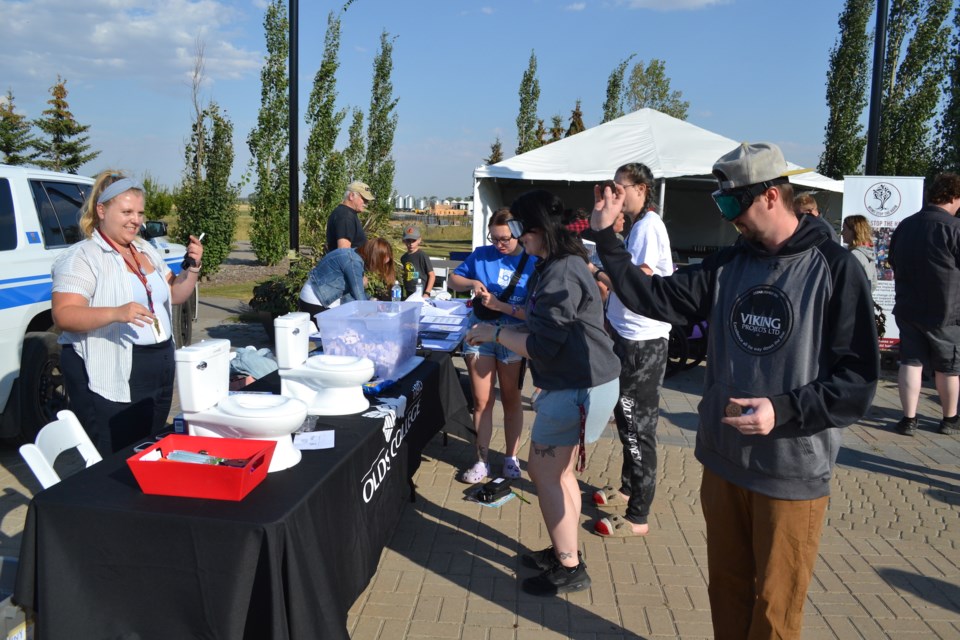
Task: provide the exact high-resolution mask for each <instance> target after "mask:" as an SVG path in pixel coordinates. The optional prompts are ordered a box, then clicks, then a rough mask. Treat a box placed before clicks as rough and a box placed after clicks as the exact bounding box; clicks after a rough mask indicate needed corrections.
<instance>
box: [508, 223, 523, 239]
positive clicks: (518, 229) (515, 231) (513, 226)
mask: <svg viewBox="0 0 960 640" xmlns="http://www.w3.org/2000/svg"><path fill="white" fill-rule="evenodd" d="M507 229H510V235H512V236H513V237H514V238H519V237H520V236H522V235H523V234H525V233H526V232H527V231H528V229H527V228H526V227H524V226H523V223H522V222H520V221H519V220H507Z"/></svg>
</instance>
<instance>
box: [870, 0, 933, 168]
mask: <svg viewBox="0 0 960 640" xmlns="http://www.w3.org/2000/svg"><path fill="white" fill-rule="evenodd" d="M923 4H925V5H926V6H925V7H922V6H921V0H893V4H892V6H891V10H890V21H889V29H888V30H887V50H886V53H885V56H884V65H883V83H884V86H883V98H882V103H881V104H882V114H883V115H882V117H881V119H880V135H879V145H878V150H877V151H878V152H877V166H878V171H879V173H880V175H889V176H903V175H916V176H923V175H927V174H928V173H930V172H932V171H933V170H934V166H935V165H934V159H935V154H934V150H933V140H932V135H931V128H932V127H931V123H932V121H933V119H934V116H935V115H936V112H937V105H938V103H939V101H940V91H941V85H942V82H943V77H944V75H945V73H946V69H945V67H944V65H945V61H946V56H945V52H946V50H947V44H948V39H949V25H948V24H947V25H945V24H944V23H945V22H946V19H947V17H948V16H949V13H950V9H951V8H952V0H926V2H925V3H923ZM923 9H925V10H923ZM909 33H912V36H911V38H910V42H909V44H908V45H907V47H906V52H905V53H904V54H903V56H902V58H901V50H902V48H903V43H904V41H905V40H906V36H907V34H909Z"/></svg>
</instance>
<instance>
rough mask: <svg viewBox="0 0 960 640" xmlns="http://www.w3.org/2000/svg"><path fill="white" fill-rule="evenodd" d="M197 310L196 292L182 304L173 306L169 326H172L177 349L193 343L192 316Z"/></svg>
mask: <svg viewBox="0 0 960 640" xmlns="http://www.w3.org/2000/svg"><path fill="white" fill-rule="evenodd" d="M196 308H197V292H196V291H194V292H193V293H192V294H190V297H189V298H187V299H186V300H185V301H184V302H183V304H177V305H174V306H173V317H172V318H171V321H172V322H171V324H172V326H173V337H174V338H175V339H176V342H177V348H180V347H189V346H190V344H191V343H192V342H193V315H194V311H195V310H196Z"/></svg>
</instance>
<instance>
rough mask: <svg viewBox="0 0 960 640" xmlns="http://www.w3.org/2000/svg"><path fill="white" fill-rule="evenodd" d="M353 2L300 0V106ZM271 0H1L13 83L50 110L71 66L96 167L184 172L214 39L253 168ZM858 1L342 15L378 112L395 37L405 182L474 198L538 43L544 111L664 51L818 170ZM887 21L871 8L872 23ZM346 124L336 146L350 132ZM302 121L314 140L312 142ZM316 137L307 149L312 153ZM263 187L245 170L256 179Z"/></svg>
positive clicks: (701, 105)
mask: <svg viewBox="0 0 960 640" xmlns="http://www.w3.org/2000/svg"><path fill="white" fill-rule="evenodd" d="M342 4H343V0H340V1H338V2H335V3H334V2H323V1H321V0H301V1H300V3H299V16H300V21H299V24H300V31H299V34H300V35H299V38H300V46H299V53H300V59H299V68H300V73H299V76H300V77H299V85H298V86H299V92H300V100H299V102H300V106H299V111H300V116H301V117H300V120H301V122H302V121H303V113H304V111H305V109H306V105H307V101H308V99H309V95H310V89H311V87H312V84H313V77H314V74H315V73H316V71H317V69H318V67H319V65H320V62H321V59H322V55H323V41H324V34H325V31H326V24H327V14H328V13H329V12H330V11H331V10H336V11H339V10H340V8H341V7H342ZM265 7H266V2H265V1H264V0H83V1H82V2H77V0H0V69H2V70H3V71H2V75H0V81H2V82H0V93H3V94H6V91H7V89H10V90H11V91H12V92H13V95H14V101H15V105H16V109H17V111H18V112H19V113H21V114H24V115H26V116H27V117H28V118H31V119H32V118H36V117H38V116H40V114H41V112H42V111H43V110H44V109H45V108H46V107H47V105H46V102H47V100H49V99H50V93H49V91H50V87H51V86H53V85H54V84H55V83H56V81H57V76H58V75H59V76H62V77H63V78H65V79H66V81H67V84H66V87H67V90H68V92H69V94H68V96H67V100H68V102H69V104H70V109H71V111H72V112H73V114H74V116H75V117H76V119H77V120H78V121H79V122H80V123H81V124H86V125H90V130H89V132H88V134H89V136H90V140H89V142H90V144H91V145H92V147H93V149H96V150H99V151H101V153H100V156H99V157H98V158H96V159H95V160H93V161H91V162H89V163H87V164H86V165H84V166H83V167H82V168H81V171H80V172H81V173H84V174H89V175H92V174H95V173H96V172H98V171H101V170H103V169H106V168H111V169H122V170H125V171H127V172H129V173H132V174H133V175H135V176H138V177H142V176H144V175H145V174H149V175H150V176H151V177H152V178H153V179H155V180H157V181H158V182H160V183H161V184H164V185H167V186H169V187H173V186H175V185H176V184H178V183H179V182H180V180H181V177H182V172H183V167H184V158H183V149H184V143H185V141H186V139H187V138H188V135H189V127H190V122H191V114H192V106H191V89H190V78H191V72H192V69H193V64H194V54H195V50H196V42H197V41H198V39H199V40H200V41H202V42H203V46H204V50H205V81H204V84H203V86H202V89H201V97H202V98H203V99H204V100H214V101H216V102H217V103H219V104H220V105H221V107H222V108H223V109H224V110H225V111H226V113H227V115H228V117H229V118H230V119H231V120H232V122H233V125H234V150H235V153H236V160H235V165H234V180H236V181H241V180H243V179H244V176H245V175H247V174H248V173H249V162H250V154H249V151H248V147H247V136H248V134H249V132H250V131H251V129H252V128H253V127H254V126H255V125H256V120H257V113H258V111H259V108H260V67H261V64H262V61H263V59H264V56H265V53H266V47H265V44H264V35H263V15H264V10H265ZM842 8H843V0H808V1H806V2H803V3H799V4H798V3H793V2H782V1H779V0H355V1H354V2H353V3H352V5H351V6H350V7H349V8H348V9H347V11H346V13H345V14H343V21H342V31H341V46H340V69H339V71H338V73H337V91H338V106H339V107H341V108H347V109H353V108H354V107H359V108H361V109H362V110H363V111H364V113H365V114H366V112H367V111H368V110H369V103H370V87H371V83H372V78H373V60H374V57H375V56H376V54H377V52H378V50H379V44H380V34H381V33H382V32H383V31H384V30H386V31H387V32H388V33H389V34H390V35H391V36H393V37H395V40H394V43H393V47H394V48H393V74H392V82H393V89H394V96H395V97H396V98H397V99H398V100H399V102H398V104H397V108H396V114H397V116H398V125H397V130H396V134H395V138H394V148H393V157H394V159H395V161H396V174H395V179H394V188H395V190H396V192H397V193H399V194H401V195H414V196H438V197H441V198H443V197H462V196H468V195H471V194H472V192H473V170H474V169H475V168H476V167H477V166H480V165H482V164H483V159H484V158H486V157H487V156H489V154H490V147H491V144H492V143H493V142H494V140H495V139H496V138H497V137H499V138H500V140H501V142H502V145H503V150H504V155H505V157H510V156H512V155H514V150H515V148H516V144H517V142H516V117H517V113H518V110H519V96H518V92H519V87H520V81H521V78H522V76H523V73H524V71H525V70H526V69H527V65H528V62H529V58H530V53H531V51H532V52H533V53H534V54H535V55H536V58H537V65H538V66H537V78H538V80H539V82H540V100H539V103H538V115H539V117H540V118H542V119H543V120H544V122H545V124H546V126H547V127H549V123H550V119H551V116H553V115H554V114H560V115H562V116H563V119H564V123H565V124H569V117H570V113H571V111H572V110H573V108H574V106H575V104H576V101H577V100H580V101H581V104H582V106H581V109H582V111H583V114H584V122H585V124H586V125H587V127H592V126H596V125H598V124H599V123H600V120H601V118H602V115H603V102H604V100H605V98H606V86H607V79H608V77H609V75H610V72H611V71H612V70H613V69H614V68H615V67H616V66H617V64H618V63H619V62H620V61H621V60H624V59H625V58H627V57H628V56H630V55H635V58H634V61H636V60H644V61H649V60H651V59H653V58H659V59H661V60H663V61H665V63H666V72H667V75H668V76H669V77H670V80H671V87H672V88H673V89H676V90H679V91H681V92H682V93H683V98H684V99H685V100H687V101H689V103H690V109H689V115H688V118H687V119H688V121H689V122H691V123H693V124H695V125H698V126H700V127H703V128H706V129H709V130H711V131H714V132H716V133H719V134H721V135H724V136H727V137H729V138H733V139H735V140H743V141H771V142H774V143H776V144H778V145H780V147H781V148H782V149H783V152H784V155H785V156H786V158H787V160H789V161H791V162H795V163H797V164H799V165H802V166H805V167H815V166H816V164H817V161H818V159H819V156H820V153H821V151H822V150H823V136H824V126H825V124H826V120H827V116H828V109H827V106H826V101H825V93H826V74H827V70H828V67H829V55H830V49H831V48H832V47H833V46H834V43H835V41H836V38H837V33H838V27H837V18H838V16H839V15H840V12H841V10H842ZM870 24H871V26H872V24H873V18H871V22H870ZM349 121H350V119H349V116H348V118H347V119H346V120H345V121H344V125H343V127H342V128H343V131H342V134H341V138H340V140H339V144H338V148H342V147H344V146H345V145H346V128H347V126H348V125H349ZM307 134H308V132H307V129H306V126H305V125H304V126H302V127H301V129H300V133H299V137H300V142H301V145H302V144H303V143H304V142H305V141H306V139H307ZM303 153H304V152H303V151H302V150H301V151H300V156H301V161H302V160H303ZM250 190H251V186H250V185H249V183H247V184H246V185H245V186H244V187H243V188H242V193H244V194H246V193H248V192H249V191H250Z"/></svg>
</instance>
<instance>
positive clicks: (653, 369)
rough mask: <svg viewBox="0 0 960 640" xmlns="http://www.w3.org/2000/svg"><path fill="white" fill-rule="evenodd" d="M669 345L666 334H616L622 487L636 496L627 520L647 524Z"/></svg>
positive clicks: (616, 411) (654, 485) (615, 412)
mask: <svg viewBox="0 0 960 640" xmlns="http://www.w3.org/2000/svg"><path fill="white" fill-rule="evenodd" d="M667 344H668V341H667V340H666V339H664V338H656V339H653V340H641V341H634V340H627V339H625V338H622V337H620V336H615V337H614V351H615V352H616V354H617V356H618V357H619V358H620V399H619V400H618V401H617V405H616V406H615V407H614V409H613V416H614V418H615V419H616V422H617V433H618V434H619V436H620V442H621V443H622V444H623V467H622V469H621V472H620V483H621V484H620V491H621V492H622V493H624V494H625V495H628V496H630V499H629V502H628V503H627V513H626V519H627V520H629V521H630V522H633V523H634V524H646V522H647V516H648V514H649V513H650V505H651V504H653V496H654V494H656V492H657V421H658V420H659V418H660V387H661V385H662V384H663V373H664V371H665V370H666V368H667Z"/></svg>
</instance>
